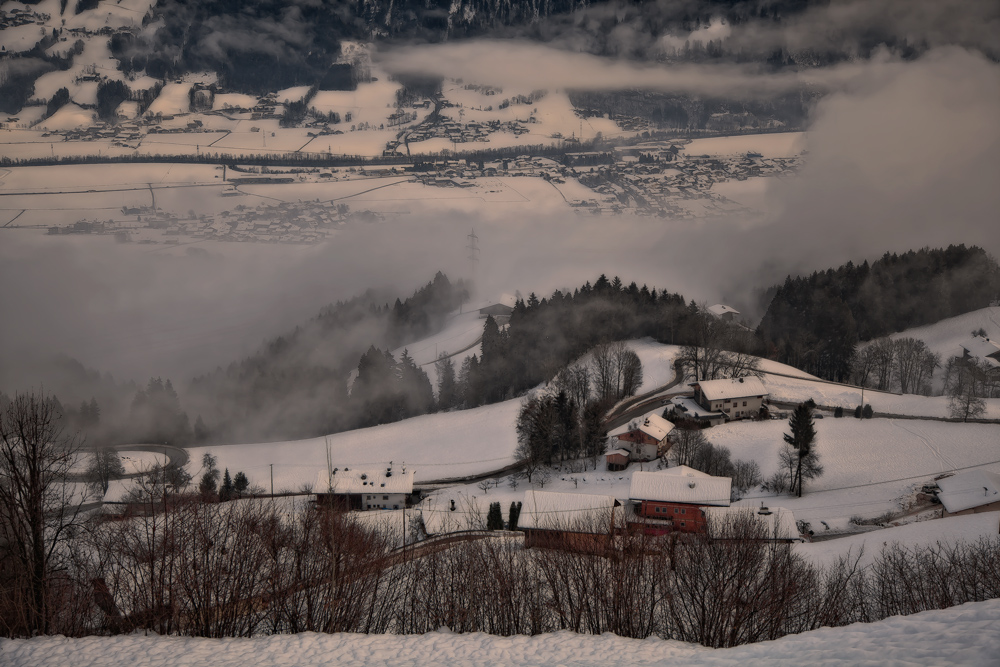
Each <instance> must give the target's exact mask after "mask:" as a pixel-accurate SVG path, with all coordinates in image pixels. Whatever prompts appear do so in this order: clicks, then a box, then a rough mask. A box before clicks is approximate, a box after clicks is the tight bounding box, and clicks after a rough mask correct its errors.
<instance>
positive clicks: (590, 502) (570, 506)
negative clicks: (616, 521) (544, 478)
mask: <svg viewBox="0 0 1000 667" xmlns="http://www.w3.org/2000/svg"><path fill="white" fill-rule="evenodd" d="M617 502H618V501H617V500H616V499H615V498H614V496H598V495H591V494H587V493H556V492H553V491H525V492H524V501H523V502H522V503H521V514H520V516H519V518H518V520H517V525H518V526H519V527H520V528H538V529H541V530H579V531H581V532H590V531H597V532H605V531H608V530H610V528H611V512H612V508H614V506H615V503H617Z"/></svg>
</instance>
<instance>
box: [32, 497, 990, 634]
mask: <svg viewBox="0 0 1000 667" xmlns="http://www.w3.org/2000/svg"><path fill="white" fill-rule="evenodd" d="M148 501H149V506H148V508H147V509H148V510H150V511H149V513H148V514H146V515H140V516H135V517H133V518H129V519H124V520H117V521H104V522H100V523H96V524H94V525H91V526H90V527H89V529H88V530H86V531H84V532H81V533H80V534H79V535H77V537H76V538H75V543H74V545H73V551H74V554H75V558H74V560H73V567H72V568H70V570H68V571H67V573H66V577H65V582H66V584H65V586H63V587H62V589H61V591H62V593H61V595H62V596H63V598H62V599H63V600H65V601H67V602H70V601H72V603H73V604H74V605H75V606H74V609H76V610H77V611H76V613H75V614H74V615H73V616H72V618H70V617H69V616H66V615H61V616H59V618H65V627H62V626H60V627H53V628H52V630H51V631H52V632H62V633H66V634H77V635H79V634H117V633H123V632H124V633H128V632H133V631H136V630H147V631H152V632H157V633H164V634H167V633H170V634H181V635H189V636H206V637H220V636H254V635H267V634H276V633H289V632H303V631H317V632H363V633H387V632H392V633H423V632H428V631H431V630H436V629H439V628H449V629H451V630H454V631H456V632H488V633H491V634H497V635H514V634H528V635H533V634H538V633H543V632H552V631H556V630H564V629H565V630H572V631H574V632H581V633H603V632H613V633H615V634H618V635H620V636H625V637H637V638H642V637H649V636H659V637H663V638H668V639H678V640H683V641H689V642H697V643H701V644H704V645H707V646H713V647H727V646H735V645H738V644H743V643H748V642H757V641H764V640H769V639H776V638H778V637H781V636H783V635H786V634H790V633H797V632H802V631H805V630H810V629H814V628H818V627H822V626H836V625H845V624H848V623H853V622H857V621H874V620H878V619H881V618H885V617H887V616H890V615H895V614H900V613H915V612H918V611H923V610H927V609H934V608H941V607H947V606H952V605H956V604H961V603H964V602H970V601H978V600H984V599H989V598H993V597H1000V569H998V568H997V565H996V564H997V563H998V562H1000V539H993V540H981V541H979V542H976V543H971V544H957V545H954V546H940V545H938V546H933V547H922V548H915V549H912V550H908V549H905V548H903V547H899V546H892V545H890V546H888V547H886V548H885V549H883V551H882V552H881V554H880V555H879V556H878V557H877V558H876V559H875V560H874V562H873V564H872V565H870V566H867V567H862V566H861V565H860V564H859V563H860V562H861V560H860V554H855V556H854V557H850V558H842V559H841V560H840V561H838V562H837V563H835V564H834V565H833V566H830V567H827V568H819V567H817V566H815V565H813V564H811V563H809V562H808V561H806V560H804V559H803V558H801V557H800V556H798V555H796V554H795V553H794V552H793V551H792V550H791V548H790V547H789V545H786V544H781V543H777V542H775V541H772V540H770V539H769V538H770V537H771V536H770V535H767V534H764V532H763V530H764V529H763V528H762V525H761V524H759V523H758V522H754V521H745V520H741V519H739V518H737V519H733V520H732V521H731V522H730V523H729V524H727V525H724V526H721V527H719V530H718V531H715V532H714V534H715V535H716V536H717V537H716V539H713V540H709V539H707V538H706V537H705V536H701V535H680V534H673V535H670V536H648V535H644V534H643V533H642V532H641V531H639V532H629V533H625V534H616V535H614V536H613V537H611V536H607V535H604V536H602V535H600V533H601V531H599V530H590V531H588V532H589V533H597V535H596V536H594V535H590V536H589V537H591V538H595V539H585V540H580V541H577V542H572V541H571V542H570V544H571V545H572V546H575V547H576V548H577V550H576V551H568V550H558V549H539V548H532V549H524V548H523V545H522V542H521V540H520V539H519V538H518V537H516V536H512V535H511V534H510V533H500V532H497V533H492V534H491V535H492V536H490V537H485V536H484V535H483V534H482V533H480V532H473V533H469V532H460V533H455V534H453V535H450V536H445V537H444V538H437V539H435V540H431V541H428V542H425V543H416V544H408V545H406V546H405V547H402V548H401V547H399V546H398V534H397V533H396V532H394V531H393V530H392V528H396V527H398V526H396V523H398V517H397V519H396V520H393V521H394V523H393V524H392V525H390V524H388V523H385V524H379V523H378V522H377V521H375V522H372V521H370V519H372V518H373V517H371V516H365V515H361V514H351V513H342V512H336V511H333V510H329V509H308V510H304V511H297V512H292V513H289V512H287V511H286V510H287V508H283V507H282V506H280V505H277V504H275V503H273V502H272V501H265V500H243V501H237V502H232V503H223V504H203V503H198V502H188V503H183V502H176V501H174V500H172V499H171V498H170V497H169V496H168V497H167V498H166V499H164V497H163V496H162V494H159V495H157V493H151V494H150V496H149V498H148ZM164 507H165V511H164ZM157 508H158V509H157ZM153 510H157V511H155V512H154V511H153ZM592 528H593V527H592Z"/></svg>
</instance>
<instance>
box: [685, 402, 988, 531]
mask: <svg viewBox="0 0 1000 667" xmlns="http://www.w3.org/2000/svg"><path fill="white" fill-rule="evenodd" d="M787 431H788V423H787V422H786V421H784V420H774V421H768V422H731V423H729V424H725V425H723V426H716V427H714V428H712V429H709V430H708V431H705V435H706V436H707V437H708V439H709V440H710V441H711V442H712V443H714V444H716V445H722V446H725V447H728V448H729V449H730V450H731V451H732V455H733V458H736V459H752V460H754V461H756V462H757V464H758V465H759V466H760V469H761V472H762V474H763V476H764V479H765V480H766V479H767V478H768V477H770V476H771V475H772V474H773V473H774V472H776V471H777V470H778V452H779V451H780V449H781V447H782V434H784V433H786V432H787ZM816 434H817V435H816V443H817V444H816V449H817V451H818V453H819V457H820V463H821V464H822V465H823V467H824V471H823V474H822V475H821V476H820V477H818V478H817V479H814V480H811V481H809V482H807V483H806V485H805V494H804V495H803V497H802V498H794V497H790V496H780V497H774V496H773V495H764V494H761V493H759V492H756V493H755V492H751V493H750V494H749V496H748V497H747V498H745V499H744V500H742V501H741V504H745V505H759V504H760V503H761V502H764V503H765V504H773V505H780V506H781V507H787V508H788V509H790V510H792V511H793V512H795V518H796V519H800V520H805V521H809V522H810V523H814V524H816V525H814V526H813V529H814V530H816V532H822V529H823V528H822V525H821V524H820V523H819V522H821V521H824V520H825V521H827V522H828V523H829V522H832V521H836V520H838V519H839V518H843V517H847V518H849V517H851V516H853V515H861V516H866V517H871V516H878V515H880V514H883V513H884V512H886V511H890V510H893V511H898V510H900V509H903V508H901V507H900V504H899V500H900V499H903V498H905V497H907V496H909V495H910V494H911V493H912V490H913V488H914V487H917V488H919V486H921V485H922V484H924V483H926V482H929V481H931V480H932V479H933V478H934V477H935V476H936V475H938V474H940V473H942V472H946V471H949V470H955V469H959V468H965V467H971V466H983V465H987V464H989V465H988V467H987V469H989V470H1000V446H998V445H1000V425H997V424H952V423H946V422H938V421H926V420H903V419H866V420H858V419H854V418H853V417H849V418H844V419H832V418H827V419H823V420H817V421H816Z"/></svg>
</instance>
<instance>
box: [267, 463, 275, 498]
mask: <svg viewBox="0 0 1000 667" xmlns="http://www.w3.org/2000/svg"><path fill="white" fill-rule="evenodd" d="M267 465H268V466H269V467H270V468H271V497H272V498H274V464H273V463H268V464H267Z"/></svg>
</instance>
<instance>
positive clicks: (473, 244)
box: [465, 229, 479, 280]
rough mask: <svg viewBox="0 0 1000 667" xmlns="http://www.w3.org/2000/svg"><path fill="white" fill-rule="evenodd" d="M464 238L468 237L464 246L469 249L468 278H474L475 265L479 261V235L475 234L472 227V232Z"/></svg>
mask: <svg viewBox="0 0 1000 667" xmlns="http://www.w3.org/2000/svg"><path fill="white" fill-rule="evenodd" d="M465 238H467V239H469V245H467V246H465V248H466V250H468V251H469V256H468V260H469V278H470V279H472V280H474V279H475V277H476V265H477V264H478V263H479V237H478V236H476V230H475V229H473V230H472V233H471V234H469V235H468V236H466V237H465Z"/></svg>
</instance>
